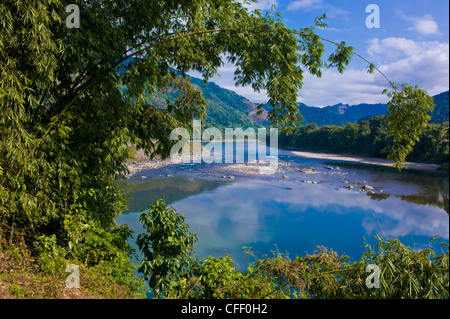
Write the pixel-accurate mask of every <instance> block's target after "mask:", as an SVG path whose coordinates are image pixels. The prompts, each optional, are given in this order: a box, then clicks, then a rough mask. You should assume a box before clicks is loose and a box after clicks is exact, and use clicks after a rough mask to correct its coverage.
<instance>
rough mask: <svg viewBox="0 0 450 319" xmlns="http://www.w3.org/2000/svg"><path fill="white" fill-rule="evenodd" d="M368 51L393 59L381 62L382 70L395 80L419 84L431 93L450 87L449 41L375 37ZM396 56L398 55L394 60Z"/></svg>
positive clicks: (370, 42)
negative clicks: (380, 38) (381, 38)
mask: <svg viewBox="0 0 450 319" xmlns="http://www.w3.org/2000/svg"><path fill="white" fill-rule="evenodd" d="M368 52H369V54H371V55H372V56H373V55H375V54H376V55H378V56H380V57H381V58H382V57H386V58H388V59H389V60H390V62H387V63H382V64H381V65H380V67H379V69H380V70H382V71H383V72H384V73H386V75H387V76H388V77H389V78H391V80H392V81H394V82H397V83H408V84H410V85H419V86H421V87H422V88H424V89H426V90H428V92H429V93H430V94H438V93H441V92H442V91H446V90H448V88H449V44H448V43H442V42H438V41H421V42H420V41H413V40H408V39H405V38H386V39H383V40H379V39H372V40H370V41H369V48H368ZM393 56H397V59H396V60H394V61H392V59H391V58H392V57H393Z"/></svg>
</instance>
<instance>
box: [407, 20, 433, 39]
mask: <svg viewBox="0 0 450 319" xmlns="http://www.w3.org/2000/svg"><path fill="white" fill-rule="evenodd" d="M408 30H415V31H417V32H418V33H420V34H421V35H435V34H438V33H439V26H438V24H437V23H436V22H435V21H434V20H433V19H432V18H431V19H429V18H423V19H418V20H417V21H415V22H414V27H411V28H409V29H408Z"/></svg>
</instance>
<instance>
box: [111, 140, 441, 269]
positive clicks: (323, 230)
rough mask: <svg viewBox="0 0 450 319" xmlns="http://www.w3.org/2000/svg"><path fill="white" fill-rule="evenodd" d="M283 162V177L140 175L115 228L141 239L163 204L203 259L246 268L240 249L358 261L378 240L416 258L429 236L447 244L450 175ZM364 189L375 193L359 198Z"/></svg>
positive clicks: (205, 169)
mask: <svg viewBox="0 0 450 319" xmlns="http://www.w3.org/2000/svg"><path fill="white" fill-rule="evenodd" d="M246 151H247V150H244V153H246ZM278 158H279V168H280V169H279V171H278V172H276V173H275V174H269V175H261V174H247V173H246V172H245V171H237V170H235V169H233V165H234V164H205V163H202V164H179V165H171V166H166V167H162V168H158V169H152V170H147V171H141V172H139V173H137V174H135V175H134V176H132V177H131V178H129V179H128V180H127V182H128V183H129V184H130V187H127V188H126V190H127V192H128V193H129V194H130V195H132V196H133V199H132V200H130V202H129V211H128V212H125V213H124V214H123V215H122V216H121V217H120V218H119V219H118V223H119V224H129V225H130V227H131V228H132V229H134V231H135V238H137V235H138V234H139V233H141V232H142V231H143V229H142V226H141V225H140V224H139V216H140V214H141V212H142V211H143V210H145V209H147V208H148V207H149V206H150V205H151V204H152V203H154V202H155V201H157V200H158V199H160V198H164V199H165V201H166V203H167V205H168V206H173V207H174V208H175V209H176V210H177V212H179V213H182V214H184V215H185V216H186V222H187V223H188V224H189V225H190V230H191V232H193V233H196V234H197V235H198V242H197V243H196V245H195V252H196V254H197V255H198V256H199V257H200V258H203V257H207V256H214V257H221V256H225V255H226V254H228V255H230V256H231V257H232V258H233V259H234V260H235V261H236V266H237V267H238V268H239V269H241V270H245V269H246V267H247V265H248V263H249V262H251V261H252V259H250V257H248V256H244V254H243V247H252V250H253V251H254V252H257V253H259V254H260V255H269V256H271V254H272V252H273V251H279V252H282V253H288V254H289V256H290V257H291V258H295V256H305V255H306V254H308V253H313V252H314V251H315V250H316V248H317V247H318V246H325V247H328V248H331V249H333V250H334V251H336V252H338V253H339V254H340V255H348V256H350V257H351V258H352V259H353V260H355V261H356V260H358V259H359V258H360V257H361V255H362V253H363V252H364V251H365V248H364V242H363V240H364V238H366V239H367V240H369V242H371V243H374V239H373V236H375V235H379V236H382V237H384V238H399V239H400V240H401V241H402V242H403V243H404V244H406V245H408V246H410V247H411V248H413V249H415V250H419V249H423V248H426V247H427V246H428V243H429V240H430V238H431V237H433V236H440V237H441V239H442V240H443V241H445V242H448V240H449V214H448V211H449V204H448V196H449V180H448V175H446V176H440V175H437V174H434V173H425V172H419V171H402V172H401V173H399V172H398V171H397V170H395V169H391V168H386V167H377V166H370V165H362V164H355V163H350V162H343V161H334V162H330V161H329V160H319V159H310V158H304V157H300V156H297V155H294V154H292V152H291V151H289V150H283V149H279V150H278ZM234 166H235V165H234ZM241 166H242V165H241ZM311 168H313V170H312V169H311ZM230 175H232V176H233V178H231V179H230V178H228V177H229V176H230ZM312 182H314V183H312ZM363 185H370V186H371V187H373V188H374V189H373V190H369V191H363V189H362V186H363ZM132 245H133V246H134V247H135V248H137V247H136V245H135V244H134V243H133V244H132Z"/></svg>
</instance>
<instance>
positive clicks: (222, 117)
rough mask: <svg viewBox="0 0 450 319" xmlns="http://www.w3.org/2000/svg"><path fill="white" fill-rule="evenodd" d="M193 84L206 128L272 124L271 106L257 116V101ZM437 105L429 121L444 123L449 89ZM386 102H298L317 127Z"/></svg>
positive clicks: (158, 98) (158, 100) (376, 111)
mask: <svg viewBox="0 0 450 319" xmlns="http://www.w3.org/2000/svg"><path fill="white" fill-rule="evenodd" d="M190 81H191V83H192V84H193V85H194V86H195V87H197V88H199V89H200V90H201V91H202V92H203V96H204V97H205V99H206V100H207V102H208V104H207V114H208V117H207V119H206V123H205V124H206V126H207V127H217V128H221V129H223V128H228V127H229V128H238V127H241V128H243V129H246V128H249V127H254V128H256V127H261V126H265V127H268V126H269V125H270V123H269V122H268V121H267V111H269V110H270V108H269V107H268V105H264V106H263V108H264V110H263V114H262V115H259V116H258V115H256V109H257V104H255V103H253V102H251V101H249V100H248V99H247V98H245V97H243V96H240V95H239V94H237V93H236V92H234V91H232V90H228V89H225V88H222V87H220V86H219V85H217V84H216V83H214V82H207V83H206V84H205V83H204V82H203V80H201V79H198V78H195V77H190ZM166 99H167V96H165V95H162V94H156V95H155V96H154V97H152V98H151V99H150V102H151V103H153V104H155V105H156V106H159V107H162V106H163V105H164V103H165V100H166ZM434 101H435V104H436V108H435V110H434V111H433V113H432V114H431V120H430V123H434V124H442V123H444V122H448V121H449V91H446V92H443V93H440V94H438V95H436V96H434ZM387 109H388V108H387V106H386V105H385V104H381V103H379V104H366V103H362V104H358V105H348V104H336V105H331V106H327V107H323V108H319V107H314V106H307V105H305V104H303V103H299V111H300V114H302V116H303V118H304V121H303V122H302V124H303V125H307V124H310V123H316V124H317V125H318V126H324V125H338V126H343V125H345V124H347V123H349V122H350V123H354V122H357V121H359V120H361V119H369V118H371V117H373V116H375V115H383V114H386V113H387Z"/></svg>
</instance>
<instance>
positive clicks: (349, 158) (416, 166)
mask: <svg viewBox="0 0 450 319" xmlns="http://www.w3.org/2000/svg"><path fill="white" fill-rule="evenodd" d="M291 152H292V154H294V155H297V156H300V157H305V158H315V159H324V160H330V161H344V162H353V163H361V164H368V165H377V166H384V167H393V165H394V162H392V161H388V160H384V159H381V158H371V157H363V156H356V155H342V154H328V153H316V152H302V151H291ZM405 165H406V167H407V168H408V169H412V170H421V171H428V172H435V171H436V170H437V169H438V168H439V167H440V165H436V164H423V163H405Z"/></svg>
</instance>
